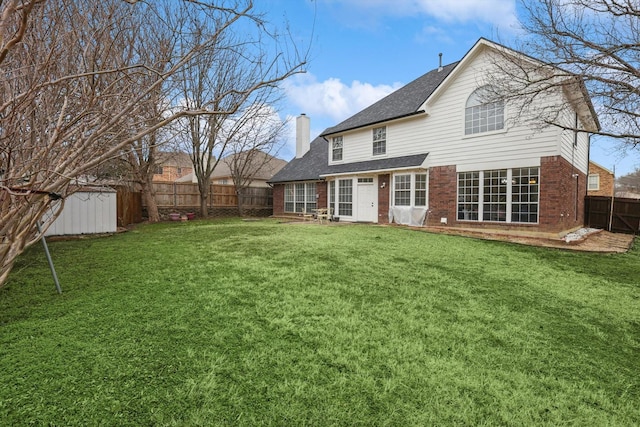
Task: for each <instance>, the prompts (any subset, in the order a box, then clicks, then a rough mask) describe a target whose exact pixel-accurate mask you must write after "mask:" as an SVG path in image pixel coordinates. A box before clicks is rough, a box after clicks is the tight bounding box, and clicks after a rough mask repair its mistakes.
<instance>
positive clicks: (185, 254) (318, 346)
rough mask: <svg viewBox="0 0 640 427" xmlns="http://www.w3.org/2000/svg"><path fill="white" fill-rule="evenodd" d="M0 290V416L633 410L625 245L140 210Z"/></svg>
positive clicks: (314, 419)
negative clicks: (607, 251)
mask: <svg viewBox="0 0 640 427" xmlns="http://www.w3.org/2000/svg"><path fill="white" fill-rule="evenodd" d="M50 249H51V252H52V256H53V259H54V262H55V264H56V268H57V271H58V276H59V277H60V281H61V285H62V288H63V291H64V293H63V295H61V296H59V295H57V294H56V292H55V286H54V284H53V280H52V278H51V274H50V272H49V270H48V266H47V263H46V259H45V256H44V253H43V250H42V248H41V246H40V245H36V246H33V247H32V248H30V249H29V250H28V251H27V252H26V253H25V254H24V255H23V256H21V257H20V258H19V260H18V262H17V264H16V266H15V268H14V270H13V272H12V275H11V276H10V279H9V285H8V286H7V287H6V288H4V289H2V290H0V424H2V425H12V426H13V425H31V424H34V425H113V426H125V425H131V426H140V425H145V426H148V425H162V426H164V425H167V426H172V425H175V426H199V425H202V426H210V425H246V426H252V425H295V426H299V425H310V426H325V425H340V426H342V425H360V426H372V425H376V426H382V425H385V426H411V425H416V426H424V425H554V426H555V425H580V426H584V425H597V426H602V425H621V426H630V425H638V424H640V284H639V282H640V249H639V248H637V247H636V248H634V249H632V250H631V252H630V253H627V254H622V255H601V254H589V253H574V252H568V251H560V250H554V249H545V248H531V247H525V246H518V245H513V244H508V243H502V242H489V241H481V240H475V239H469V238H464V237H455V236H446V235H440V234H428V233H423V232H416V231H411V230H407V229H403V228H398V227H377V226H364V225H345V226H335V227H330V226H318V225H291V224H279V223H277V222H275V221H271V220H264V221H256V222H243V221H240V220H223V221H222V220H220V221H210V222H206V221H193V222H187V223H166V224H156V225H146V226H141V227H139V228H137V229H136V230H134V231H131V232H128V233H124V234H121V235H117V236H112V237H107V238H99V239H98V238H96V239H84V240H76V241H60V242H53V243H51V242H50Z"/></svg>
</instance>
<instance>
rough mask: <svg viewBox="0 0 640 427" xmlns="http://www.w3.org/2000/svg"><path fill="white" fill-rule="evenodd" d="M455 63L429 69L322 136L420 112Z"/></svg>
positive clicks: (326, 131)
mask: <svg viewBox="0 0 640 427" xmlns="http://www.w3.org/2000/svg"><path fill="white" fill-rule="evenodd" d="M456 65H458V62H454V63H453V64H449V65H446V66H444V67H443V68H442V70H441V71H438V69H435V70H431V71H429V72H428V73H427V74H425V75H423V76H421V77H418V78H417V79H415V80H414V81H412V82H411V83H408V84H407V85H405V86H403V87H401V88H400V89H398V90H396V91H395V92H393V93H391V94H389V95H387V96H386V97H384V98H382V99H381V100H380V101H378V102H376V103H375V104H373V105H370V106H369V107H367V108H365V109H364V110H362V111H360V112H359V113H356V114H355V115H353V116H351V117H349V118H348V119H346V120H345V121H343V122H342V123H339V124H337V125H336V126H334V127H331V128H329V129H327V130H325V131H324V133H322V135H321V136H325V135H331V134H334V133H338V132H344V131H346V130H351V129H356V128H359V127H362V126H367V125H372V124H375V123H380V122H383V121H386V120H391V119H397V118H400V117H406V116H410V115H412V114H416V113H418V112H419V111H420V110H418V108H420V106H421V105H422V104H423V103H424V101H426V100H427V98H429V96H431V94H432V93H433V91H434V90H436V88H437V87H438V86H440V83H442V81H443V80H444V79H445V78H446V77H447V76H448V75H449V73H451V71H453V69H454V68H455V67H456Z"/></svg>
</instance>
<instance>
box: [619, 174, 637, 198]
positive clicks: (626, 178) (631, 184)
mask: <svg viewBox="0 0 640 427" xmlns="http://www.w3.org/2000/svg"><path fill="white" fill-rule="evenodd" d="M616 192H629V193H634V194H640V169H636V170H635V171H633V172H631V173H628V174H626V175H623V176H621V177H619V178H617V179H616Z"/></svg>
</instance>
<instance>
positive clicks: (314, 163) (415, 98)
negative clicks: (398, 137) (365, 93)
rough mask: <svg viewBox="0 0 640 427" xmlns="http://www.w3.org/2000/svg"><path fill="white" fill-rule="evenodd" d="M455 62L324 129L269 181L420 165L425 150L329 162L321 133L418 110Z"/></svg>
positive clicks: (286, 180)
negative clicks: (338, 162) (386, 156)
mask: <svg viewBox="0 0 640 427" xmlns="http://www.w3.org/2000/svg"><path fill="white" fill-rule="evenodd" d="M457 64H458V62H455V63H453V64H449V65H447V66H445V67H443V68H442V70H440V71H438V70H437V69H435V70H432V71H430V72H428V73H427V74H425V75H423V76H421V77H418V78H417V79H416V80H414V81H412V82H411V83H409V84H407V85H406V86H403V87H401V88H400V89H398V90H397V91H395V92H393V93H391V94H390V95H388V96H386V97H385V98H382V99H381V100H380V101H378V102H376V103H375V104H373V105H371V106H369V107H367V108H365V109H364V110H362V111H360V112H359V113H357V114H355V115H353V116H351V117H350V118H348V119H347V120H345V121H343V122H342V123H339V124H338V125H336V126H334V127H332V128H329V129H326V130H325V131H324V132H323V133H322V134H321V135H320V136H319V137H317V138H316V139H314V140H313V142H311V145H310V150H309V152H307V153H306V154H305V155H304V156H303V157H301V158H299V159H297V158H294V159H293V160H291V161H290V162H289V163H288V164H287V165H286V166H285V167H284V168H282V169H281V170H280V172H278V173H277V174H276V175H275V176H274V177H273V178H272V179H271V180H269V182H270V183H280V182H295V181H313V180H321V179H323V178H322V177H323V176H326V175H332V174H343V173H351V172H361V171H362V172H364V171H374V170H389V169H398V168H408V167H418V166H420V165H421V164H422V163H423V162H424V159H425V158H426V157H427V153H423V154H415V155H411V156H402V157H392V158H384V159H375V160H369V161H364V162H356V163H345V164H340V165H332V166H329V161H328V159H329V152H328V150H329V143H328V142H327V140H326V139H325V138H324V137H323V136H325V135H330V134H334V133H338V132H343V131H345V130H350V129H356V128H359V127H362V126H368V125H372V124H375V123H380V122H384V121H386V120H391V119H397V118H400V117H406V116H410V115H412V114H416V113H418V112H419V111H420V110H418V109H419V108H420V106H421V105H422V104H423V103H424V101H426V100H427V98H429V96H431V94H432V93H433V91H434V90H436V88H437V87H438V86H439V85H440V84H441V83H442V81H443V80H444V79H445V78H446V77H447V76H448V75H449V73H451V71H453V69H454V68H455V67H456V65H457Z"/></svg>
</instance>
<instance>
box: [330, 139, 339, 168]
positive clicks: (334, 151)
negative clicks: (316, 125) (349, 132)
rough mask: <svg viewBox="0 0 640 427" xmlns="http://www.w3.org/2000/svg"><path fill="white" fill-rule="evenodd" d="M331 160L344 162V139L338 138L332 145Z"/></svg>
mask: <svg viewBox="0 0 640 427" xmlns="http://www.w3.org/2000/svg"><path fill="white" fill-rule="evenodd" d="M331 153H332V154H331V160H333V161H334V162H335V161H338V160H342V137H341V136H336V137H335V138H333V141H332V143H331Z"/></svg>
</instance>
